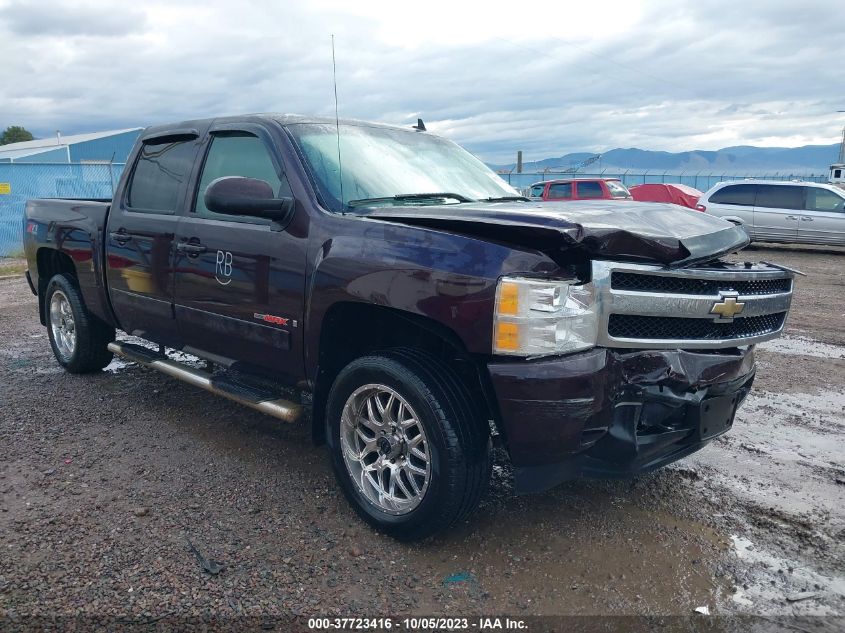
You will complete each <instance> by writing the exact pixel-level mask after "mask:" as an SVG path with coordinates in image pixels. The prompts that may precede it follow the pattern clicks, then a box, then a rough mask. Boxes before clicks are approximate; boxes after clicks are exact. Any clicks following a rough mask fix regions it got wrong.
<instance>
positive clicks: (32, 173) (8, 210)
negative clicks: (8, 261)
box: [0, 162, 125, 257]
mask: <svg viewBox="0 0 845 633" xmlns="http://www.w3.org/2000/svg"><path fill="white" fill-rule="evenodd" d="M124 166H125V165H124V164H123V163H93V162H92V163H73V164H67V163H0V257H8V256H13V255H18V254H20V253H21V252H22V250H23V246H22V240H23V218H24V209H25V208H26V201H27V200H31V199H33V198H108V199H110V198H111V197H112V194H113V193H114V188H115V185H116V184H117V182H118V180H119V179H120V174H121V173H123V168H124Z"/></svg>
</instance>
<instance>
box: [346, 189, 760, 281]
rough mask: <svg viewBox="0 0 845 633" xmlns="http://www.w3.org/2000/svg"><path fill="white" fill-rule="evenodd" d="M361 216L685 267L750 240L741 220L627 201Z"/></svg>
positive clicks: (376, 211) (384, 210)
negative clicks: (736, 222)
mask: <svg viewBox="0 0 845 633" xmlns="http://www.w3.org/2000/svg"><path fill="white" fill-rule="evenodd" d="M358 212H359V213H360V214H361V215H362V216H364V217H368V218H373V219H379V220H386V221H390V222H400V223H403V224H411V225H415V226H424V227H428V228H434V229H442V230H446V231H453V232H455V233H461V234H469V235H473V236H477V237H479V238H488V239H492V240H496V241H500V242H507V243H511V244H519V245H521V246H524V247H529V248H537V249H541V250H550V249H562V250H569V249H578V250H581V251H583V252H586V253H587V254H589V255H590V256H592V257H596V258H606V259H611V260H621V261H632V262H637V261H641V262H654V263H659V264H665V265H671V266H673V267H681V266H689V265H691V264H694V263H696V262H701V261H705V260H709V259H713V258H715V257H719V256H720V255H724V254H725V253H728V252H730V251H733V250H736V249H738V248H742V247H744V246H746V245H747V244H748V241H749V240H748V235H747V234H746V232H745V229H743V228H742V227H740V226H736V225H734V224H732V223H730V222H727V221H725V220H722V219H720V218H716V217H713V216H712V215H708V214H706V213H701V212H700V211H692V210H689V209H684V208H682V207H679V206H675V205H671V204H661V203H649V202H635V201H627V200H589V201H573V202H499V203H486V204H485V203H465V204H449V205H420V206H397V207H374V208H370V209H360V210H359V211H358Z"/></svg>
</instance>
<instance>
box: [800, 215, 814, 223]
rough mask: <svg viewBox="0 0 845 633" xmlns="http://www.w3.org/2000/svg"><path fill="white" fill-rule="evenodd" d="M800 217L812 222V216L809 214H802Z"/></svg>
mask: <svg viewBox="0 0 845 633" xmlns="http://www.w3.org/2000/svg"><path fill="white" fill-rule="evenodd" d="M801 219H802V220H805V221H807V222H812V221H813V218H811V217H810V216H809V215H802V216H801Z"/></svg>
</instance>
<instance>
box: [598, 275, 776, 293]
mask: <svg viewBox="0 0 845 633" xmlns="http://www.w3.org/2000/svg"><path fill="white" fill-rule="evenodd" d="M610 286H611V288H613V289H614V290H632V291H634V292H666V293H669V294H684V295H718V294H719V291H721V290H726V291H733V292H736V293H738V294H741V295H771V294H777V293H781V292H789V291H790V290H792V280H791V279H789V278H783V279H732V280H730V281H720V280H718V279H694V278H689V277H668V276H661V275H642V274H638V273H625V272H615V273H613V274H612V275H611V278H610Z"/></svg>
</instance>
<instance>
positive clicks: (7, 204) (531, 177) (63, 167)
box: [0, 163, 828, 257]
mask: <svg viewBox="0 0 845 633" xmlns="http://www.w3.org/2000/svg"><path fill="white" fill-rule="evenodd" d="M124 167H125V164H124V163H74V164H66V163H0V257H4V256H6V257H8V256H11V255H17V254H19V253H20V252H21V251H22V236H23V218H24V209H25V207H26V201H27V200H31V199H32V198H111V197H112V194H113V193H114V189H115V185H116V184H117V182H118V180H119V179H120V175H121V173H123V169H124ZM499 176H501V178H502V179H503V180H505V181H507V182H509V183H510V184H511V185H512V186H514V187H516V188H517V189H522V188H524V187H528V186H529V185H531V184H533V183H535V182H540V181H544V180H554V179H556V178H572V177H577V178H619V179H620V180H621V181H622V182H623V183H624V184H626V185H628V186H631V185H639V184H644V183H681V184H685V185H689V186H691V187H695V188H696V189H700V190H702V191H707V190H708V189H709V188H710V187H712V186H713V185H715V184H716V183H717V182H722V181H725V180H743V179H745V178H764V179H767V180H805V181H811V182H827V179H828V175H827V174H826V173H825V174H819V175H816V174H810V175H807V174H786V173H775V174H766V175H761V174H754V175H739V174H730V173H723V172H703V171H698V172H691V171H689V172H688V171H681V172H672V171H651V170H646V171H634V170H627V171H623V172H618V171H615V172H611V171H608V170H603V171H601V172H600V173H576V174H573V173H564V172H563V171H562V170H558V171H555V170H546V171H538V172H530V173H521V174H517V173H515V172H511V173H500V174H499Z"/></svg>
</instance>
